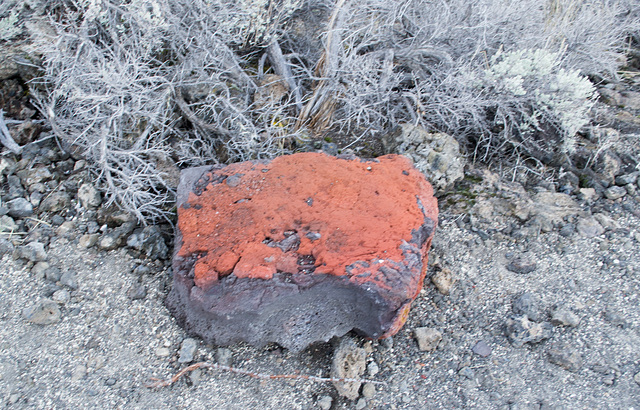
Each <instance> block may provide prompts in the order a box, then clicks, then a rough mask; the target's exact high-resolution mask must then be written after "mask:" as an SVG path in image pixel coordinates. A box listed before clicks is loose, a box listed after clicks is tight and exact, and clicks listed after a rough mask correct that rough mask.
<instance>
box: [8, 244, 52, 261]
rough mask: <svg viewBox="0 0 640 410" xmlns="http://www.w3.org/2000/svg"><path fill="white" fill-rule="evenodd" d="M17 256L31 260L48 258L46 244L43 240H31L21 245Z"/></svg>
mask: <svg viewBox="0 0 640 410" xmlns="http://www.w3.org/2000/svg"><path fill="white" fill-rule="evenodd" d="M16 256H17V257H18V258H22V259H26V260H28V261H31V262H40V261H46V260H47V252H46V251H45V250H44V244H43V243H41V242H29V243H28V244H26V245H22V246H19V247H18V249H17V252H16Z"/></svg>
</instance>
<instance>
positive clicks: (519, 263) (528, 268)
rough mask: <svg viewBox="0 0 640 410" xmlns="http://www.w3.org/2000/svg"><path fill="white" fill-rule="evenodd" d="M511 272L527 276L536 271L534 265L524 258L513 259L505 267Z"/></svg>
mask: <svg viewBox="0 0 640 410" xmlns="http://www.w3.org/2000/svg"><path fill="white" fill-rule="evenodd" d="M507 269H509V270H510V271H511V272H515V273H519V274H522V275H524V274H527V273H531V272H533V271H534V270H536V263H535V262H534V261H531V260H529V259H526V258H515V259H513V260H512V261H511V262H509V264H508V265H507Z"/></svg>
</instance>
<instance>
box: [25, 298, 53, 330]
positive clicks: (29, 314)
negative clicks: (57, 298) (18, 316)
mask: <svg viewBox="0 0 640 410" xmlns="http://www.w3.org/2000/svg"><path fill="white" fill-rule="evenodd" d="M22 315H23V316H24V318H25V319H26V320H28V321H29V322H31V323H34V324H36V325H52V324H55V323H58V322H59V321H60V318H61V317H62V313H61V312H60V308H59V307H58V304H57V303H56V302H54V301H52V300H49V299H43V300H41V301H39V302H38V303H36V304H35V305H34V306H32V307H29V308H26V309H24V310H23V311H22Z"/></svg>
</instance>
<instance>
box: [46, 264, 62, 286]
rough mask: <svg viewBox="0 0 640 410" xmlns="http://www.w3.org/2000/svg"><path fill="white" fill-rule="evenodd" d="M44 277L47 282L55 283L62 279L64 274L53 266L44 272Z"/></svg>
mask: <svg viewBox="0 0 640 410" xmlns="http://www.w3.org/2000/svg"><path fill="white" fill-rule="evenodd" d="M44 277H45V278H46V279H47V280H50V281H51V282H53V283H55V282H57V281H59V280H60V278H61V277H62V272H60V269H58V268H56V267H55V266H51V267H49V268H47V269H46V270H45V271H44Z"/></svg>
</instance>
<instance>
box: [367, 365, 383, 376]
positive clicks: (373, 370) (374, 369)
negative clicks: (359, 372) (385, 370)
mask: <svg viewBox="0 0 640 410" xmlns="http://www.w3.org/2000/svg"><path fill="white" fill-rule="evenodd" d="M379 371H380V367H378V363H376V362H370V363H369V364H368V365H367V374H368V375H369V376H370V377H373V376H375V375H376V374H378V372H379Z"/></svg>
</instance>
